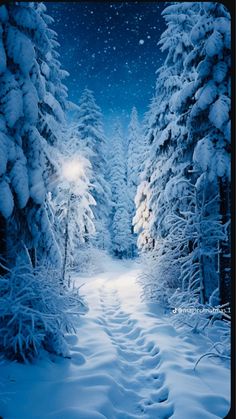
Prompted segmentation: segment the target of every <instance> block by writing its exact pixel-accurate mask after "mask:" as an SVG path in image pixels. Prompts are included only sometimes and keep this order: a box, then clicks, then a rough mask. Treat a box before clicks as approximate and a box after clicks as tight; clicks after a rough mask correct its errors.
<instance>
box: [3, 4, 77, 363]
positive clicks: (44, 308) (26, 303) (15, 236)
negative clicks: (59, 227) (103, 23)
mask: <svg viewBox="0 0 236 419" xmlns="http://www.w3.org/2000/svg"><path fill="white" fill-rule="evenodd" d="M45 12H46V7H45V6H44V5H43V4H37V3H26V2H23V3H10V4H8V5H3V6H1V7H0V149H1V153H0V228H1V245H0V251H1V255H0V256H1V261H2V259H3V260H4V262H3V264H2V272H1V273H2V274H4V275H1V276H0V300H1V301H0V307H1V313H0V318H1V321H0V349H1V351H2V352H3V353H4V354H6V356H8V357H14V358H16V359H18V360H21V361H22V360H23V361H25V360H26V359H32V358H33V357H34V356H35V355H38V354H39V350H40V349H41V348H42V347H44V348H45V349H47V350H50V351H54V352H56V353H58V354H65V350H66V344H65V340H64V333H65V332H66V331H67V332H68V331H69V330H72V322H71V319H68V317H67V314H66V313H67V311H68V310H69V309H70V308H71V307H72V305H74V303H73V302H72V301H73V300H74V297H75V296H74V295H73V299H72V298H71V294H70V293H69V292H68V291H67V290H66V289H65V288H63V287H62V286H61V275H60V273H61V272H60V270H59V269H58V268H60V267H61V258H60V251H59V247H58V245H57V243H56V239H55V235H54V230H53V219H52V216H51V215H50V206H49V191H50V189H49V185H50V183H51V180H52V176H53V175H54V177H58V173H57V171H56V166H55V164H54V161H53V155H54V152H55V150H56V149H55V146H56V143H57V133H58V131H59V127H60V125H61V123H62V122H63V120H64V109H65V105H66V89H65V88H64V86H63V84H62V78H63V77H64V76H65V73H64V72H63V71H62V70H61V68H60V62H59V61H58V54H57V52H56V51H55V47H56V46H57V42H56V40H55V36H56V35H55V33H54V32H53V31H51V30H50V29H49V28H48V24H50V22H51V18H50V17H49V16H48V15H47V14H46V13H45ZM74 301H76V299H75V300H74ZM78 304H79V301H78V300H77V303H76V305H77V306H78Z"/></svg>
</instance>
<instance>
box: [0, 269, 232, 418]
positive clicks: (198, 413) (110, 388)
mask: <svg viewBox="0 0 236 419" xmlns="http://www.w3.org/2000/svg"><path fill="white" fill-rule="evenodd" d="M139 271H140V267H139V265H137V264H134V263H131V262H116V261H115V262H114V261H112V262H110V263H109V264H108V266H107V270H106V272H105V273H102V274H96V275H94V276H92V277H89V278H84V277H83V278H76V282H77V284H78V285H81V284H82V283H85V285H84V286H83V288H82V290H83V294H84V295H85V297H86V300H87V302H88V305H89V308H90V310H89V312H88V313H87V314H86V315H85V316H83V317H81V318H80V319H79V329H78V336H74V335H69V336H68V337H67V339H68V342H69V344H70V349H71V359H59V358H57V357H55V358H51V360H48V359H41V360H40V361H39V362H37V363H36V364H35V365H27V366H24V365H18V364H12V363H4V364H3V365H2V366H1V367H0V368H1V378H0V383H1V382H2V384H3V386H4V389H3V390H2V393H3V394H2V397H1V388H0V399H1V398H3V399H5V402H4V403H0V416H1V415H2V417H3V419H34V418H40V419H49V418H54V419H104V418H106V419H132V418H133V419H135V418H143V419H167V418H173V419H190V418H191V419H213V418H223V417H224V416H225V415H226V413H227V411H228V408H229V401H228V399H229V370H228V369H227V368H226V367H225V366H224V365H223V364H222V363H220V362H219V361H217V360H215V359H208V358H206V359H204V360H202V362H201V363H200V364H199V367H198V369H197V372H194V371H193V366H194V363H195V361H196V359H197V358H198V357H199V354H201V353H202V350H203V349H202V348H201V337H200V336H197V339H196V341H197V343H196V341H195V340H194V337H193V338H192V337H191V336H186V337H184V336H180V334H179V332H177V331H176V330H175V329H174V327H173V326H172V325H170V324H168V319H167V317H166V316H165V315H164V313H163V312H162V310H161V308H159V307H158V306H157V305H153V304H149V305H148V304H146V303H143V302H141V299H140V294H141V290H140V288H139V285H138V284H137V282H136V278H137V275H138V274H139ZM222 383H223V385H222Z"/></svg>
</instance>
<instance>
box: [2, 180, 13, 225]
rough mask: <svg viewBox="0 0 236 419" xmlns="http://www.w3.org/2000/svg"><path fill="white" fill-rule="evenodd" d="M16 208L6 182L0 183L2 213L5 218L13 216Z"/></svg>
mask: <svg viewBox="0 0 236 419" xmlns="http://www.w3.org/2000/svg"><path fill="white" fill-rule="evenodd" d="M13 207H14V199H13V195H12V192H11V189H10V187H9V184H8V182H7V181H6V180H4V179H3V180H1V181H0V213H1V214H2V215H3V217H5V218H8V217H10V215H11V214H12V211H13Z"/></svg>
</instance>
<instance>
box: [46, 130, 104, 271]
mask: <svg viewBox="0 0 236 419" xmlns="http://www.w3.org/2000/svg"><path fill="white" fill-rule="evenodd" d="M88 155H89V150H88V149H87V148H86V147H85V146H84V144H83V142H82V141H81V139H80V138H79V136H78V133H77V130H76V129H75V127H74V126H73V125H72V126H66V127H64V128H63V130H62V133H61V139H60V141H59V148H58V153H57V164H58V170H59V171H60V173H61V174H62V176H61V179H60V183H59V185H58V188H57V194H56V195H55V196H54V197H53V196H52V207H53V213H54V220H55V221H54V225H55V230H56V235H57V238H58V242H59V243H60V249H61V253H62V255H63V259H64V265H65V266H64V270H65V268H66V267H67V266H68V267H69V268H76V269H79V267H80V263H82V261H81V260H80V251H81V249H82V248H83V247H84V245H85V244H86V243H88V241H89V240H91V238H92V237H93V235H94V234H95V226H94V222H93V219H94V215H93V211H92V209H91V207H92V206H93V207H94V205H96V203H95V201H94V198H93V197H92V195H91V193H90V190H91V189H92V185H91V181H90V179H91V177H92V173H91V164H90V161H89V160H88V159H87V158H85V157H84V156H88Z"/></svg>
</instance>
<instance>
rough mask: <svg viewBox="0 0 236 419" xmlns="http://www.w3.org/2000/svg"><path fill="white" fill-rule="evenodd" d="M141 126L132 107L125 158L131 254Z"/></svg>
mask: <svg viewBox="0 0 236 419" xmlns="http://www.w3.org/2000/svg"><path fill="white" fill-rule="evenodd" d="M142 140H143V137H142V133H141V127H140V125H139V121H138V113H137V110H136V108H135V107H134V108H133V109H132V112H131V118H130V124H129V127H128V159H127V187H128V194H129V217H130V232H131V237H132V243H131V249H130V253H131V256H134V254H135V248H136V240H137V237H136V235H135V234H134V227H133V217H134V215H135V202H134V199H135V195H136V192H137V185H138V183H139V174H140V169H141V163H142V159H143V153H142V152H143V144H142Z"/></svg>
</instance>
